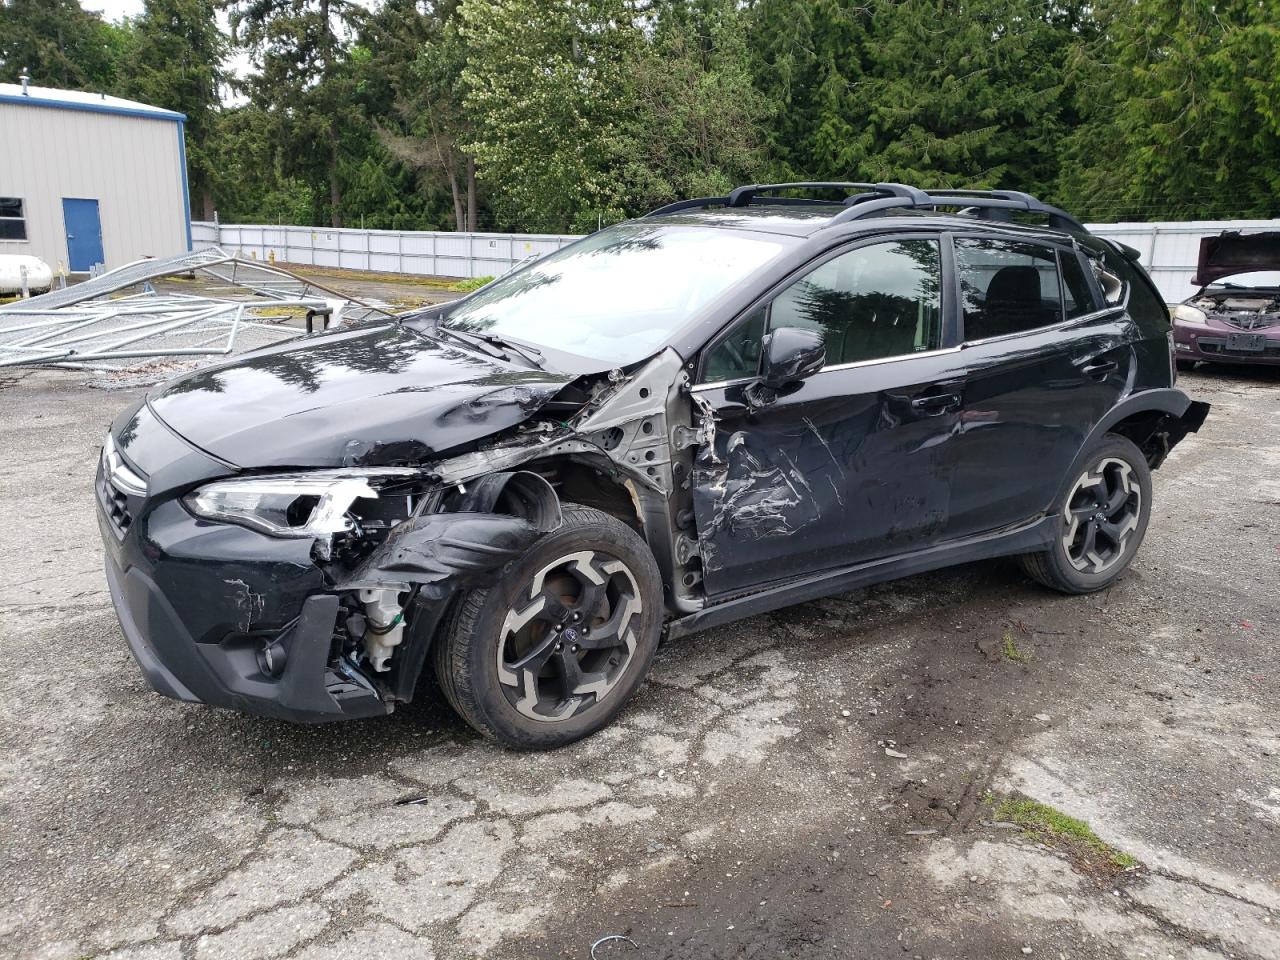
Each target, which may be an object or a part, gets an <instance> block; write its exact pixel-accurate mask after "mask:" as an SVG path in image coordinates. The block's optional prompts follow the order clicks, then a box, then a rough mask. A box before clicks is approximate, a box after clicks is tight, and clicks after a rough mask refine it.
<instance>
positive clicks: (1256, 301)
mask: <svg viewBox="0 0 1280 960" xmlns="http://www.w3.org/2000/svg"><path fill="white" fill-rule="evenodd" d="M1187 303H1188V305H1190V306H1192V307H1195V308H1196V309H1197V310H1200V311H1202V312H1203V313H1204V315H1205V316H1206V317H1208V318H1210V319H1213V320H1219V321H1221V322H1223V323H1228V324H1230V325H1231V326H1233V327H1239V328H1240V329H1241V330H1261V329H1263V328H1265V327H1272V326H1275V325H1276V324H1277V323H1280V290H1277V291H1275V292H1268V291H1265V290H1244V289H1241V290H1216V289H1213V288H1207V289H1205V290H1204V291H1202V292H1201V293H1200V295H1198V296H1196V297H1193V298H1192V299H1190V300H1188V301H1187Z"/></svg>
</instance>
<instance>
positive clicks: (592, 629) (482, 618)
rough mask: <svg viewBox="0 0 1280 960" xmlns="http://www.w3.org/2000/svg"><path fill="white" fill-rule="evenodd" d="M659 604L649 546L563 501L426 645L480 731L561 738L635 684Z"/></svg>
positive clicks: (453, 700)
mask: <svg viewBox="0 0 1280 960" xmlns="http://www.w3.org/2000/svg"><path fill="white" fill-rule="evenodd" d="M662 609H663V607H662V578H661V575H660V573H659V572H658V567H657V564H656V563H655V562H654V559H653V555H652V553H651V552H650V551H649V547H648V545H647V544H645V542H644V541H643V540H642V539H641V538H640V537H639V536H638V535H637V534H636V532H635V531H634V530H632V529H631V528H630V527H628V526H627V525H626V524H624V523H622V522H621V521H619V520H617V519H615V518H614V517H611V516H609V515H608V514H606V513H602V512H601V511H599V510H594V509H591V508H589V507H581V506H577V505H573V504H566V505H565V507H564V523H563V524H562V525H561V526H560V527H559V528H558V529H557V530H555V531H553V532H552V533H549V534H547V535H546V536H544V537H541V538H539V539H538V541H537V542H535V543H534V544H533V546H531V547H530V548H529V550H528V551H526V553H525V554H524V555H523V556H521V557H520V558H518V559H516V560H514V561H512V562H511V563H510V564H508V566H507V567H506V569H505V570H503V572H502V575H501V578H500V579H499V581H498V582H497V583H496V584H494V585H493V586H491V587H486V588H482V589H477V590H473V591H471V592H470V593H468V594H467V595H466V596H465V597H464V598H463V599H462V601H461V602H460V603H459V604H458V606H457V607H456V608H455V610H454V612H453V615H452V616H451V617H450V620H449V622H448V624H447V627H446V631H445V633H444V635H442V636H441V637H439V638H438V639H437V641H436V644H435V666H436V676H437V678H438V679H439V681H440V686H441V688H442V689H443V690H444V694H445V697H446V698H447V699H448V701H449V703H450V704H451V705H452V706H453V708H454V709H455V710H457V711H458V713H459V714H460V715H461V716H462V718H463V719H464V720H466V721H467V723H469V724H470V725H471V726H472V727H474V728H475V729H476V730H478V731H479V732H480V733H482V734H484V735H485V736H488V737H492V738H493V739H495V740H498V741H499V742H500V743H502V744H504V745H505V746H508V747H512V748H515V749H520V750H538V749H551V748H554V747H559V746H563V745H565V744H568V743H572V742H573V741H575V740H578V739H580V738H582V737H585V736H588V735H589V734H592V733H594V732H595V731H597V730H599V729H600V728H601V727H603V726H605V725H606V724H608V723H609V722H610V721H612V720H613V718H614V717H615V716H617V714H618V712H619V711H620V710H621V709H622V708H623V706H624V705H625V704H626V702H627V700H628V699H630V697H631V695H632V694H633V693H635V691H636V690H637V689H638V688H639V686H640V684H641V682H642V681H643V680H644V677H645V675H646V674H647V673H648V672H649V665H650V663H651V662H652V660H653V655H654V652H655V651H656V650H657V647H658V634H659V632H660V630H661V628H662Z"/></svg>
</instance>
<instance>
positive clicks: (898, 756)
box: [884, 747, 907, 760]
mask: <svg viewBox="0 0 1280 960" xmlns="http://www.w3.org/2000/svg"><path fill="white" fill-rule="evenodd" d="M884 755H885V756H886V757H893V759H895V760H906V759H907V755H906V754H905V753H899V752H898V751H897V750H894V749H893V748H892V747H885V748H884Z"/></svg>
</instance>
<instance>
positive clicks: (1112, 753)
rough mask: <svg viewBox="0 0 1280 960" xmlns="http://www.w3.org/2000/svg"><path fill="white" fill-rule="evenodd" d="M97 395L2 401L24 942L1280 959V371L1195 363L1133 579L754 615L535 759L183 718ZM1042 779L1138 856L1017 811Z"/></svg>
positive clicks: (12, 928) (14, 883) (14, 832)
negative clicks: (1058, 842) (134, 624)
mask: <svg viewBox="0 0 1280 960" xmlns="http://www.w3.org/2000/svg"><path fill="white" fill-rule="evenodd" d="M79 383H80V380H79V379H78V378H77V377H76V376H75V375H70V374H59V373H52V372H47V373H39V374H32V375H29V376H26V377H25V378H20V379H18V378H15V380H14V381H12V382H9V383H8V385H7V386H5V387H4V388H3V389H0V410H3V413H2V414H0V449H2V450H3V451H4V452H5V458H4V460H5V465H4V467H3V472H2V473H0V510H2V511H3V520H2V522H0V530H3V533H2V534H0V538H2V539H0V560H3V566H4V569H5V570H6V571H7V573H8V583H9V588H8V589H7V590H6V591H5V593H4V596H3V600H2V601H0V604H2V606H0V623H2V624H3V636H4V641H5V645H6V647H5V649H6V658H5V660H6V664H5V670H4V672H3V679H2V680H0V683H3V691H2V695H0V711H2V712H3V722H2V729H0V737H2V738H3V755H2V761H0V762H2V764H3V780H2V784H0V791H2V794H0V796H2V798H3V818H2V819H0V831H3V834H2V835H3V853H4V856H3V863H2V865H0V890H3V891H4V899H3V906H0V954H3V955H4V956H13V957H23V958H27V957H68V958H78V957H96V956H100V955H106V956H111V957H117V958H130V960H142V958H146V960H161V958H177V957H188V958H199V960H214V958H222V957H254V958H257V957H296V958H306V960H319V958H326V960H330V958H333V960H337V958H344V957H357V956H358V957H361V958H432V957H434V958H441V960H451V958H462V957H472V956H491V957H495V958H527V957H539V958H542V957H575V958H586V957H588V955H589V949H590V945H591V944H592V943H593V942H594V941H596V940H597V939H598V938H600V937H602V936H604V935H606V934H622V935H626V936H629V937H630V938H631V939H632V940H634V942H635V944H636V946H635V947H632V946H630V945H629V944H627V943H626V942H624V941H620V940H614V941H610V942H608V943H605V944H602V945H601V947H600V948H599V950H598V951H597V957H598V958H599V960H606V958H621V957H627V958H631V957H634V958H635V960H655V958H686V957H687V958H700V960H704V958H721V957H724V958H730V957H733V958H736V957H758V958H777V957H788V958H833V960H834V958H850V957H876V958H884V957H891V956H899V955H902V956H904V957H921V958H935V957H936V958H983V960H986V958H1002V957H1022V956H1024V955H1027V953H1028V951H1029V952H1030V954H1031V955H1032V956H1035V957H1055V958H1057V957H1061V958H1115V957H1129V958H1139V957H1150V958H1162V960H1163V958H1167V957H1174V958H1196V960H1208V958H1215V957H1238V958H1254V960H1265V958H1276V957H1280V711H1278V709H1277V708H1278V707H1280V693H1278V692H1277V691H1278V690H1280V684H1277V679H1278V678H1280V652H1278V651H1277V639H1278V637H1277V634H1278V633H1280V591H1278V590H1277V587H1278V586H1280V576H1278V575H1277V570H1278V569H1280V374H1277V373H1268V372H1258V371H1252V372H1251V371H1248V370H1238V369H1231V370H1212V371H1207V372H1203V373H1197V374H1195V375H1190V376H1184V378H1183V386H1184V387H1186V388H1187V389H1188V390H1189V391H1190V392H1191V393H1193V394H1194V395H1195V396H1197V397H1199V398H1201V399H1206V400H1209V401H1211V402H1212V403H1213V405H1214V410H1213V413H1212V415H1211V417H1210V420H1209V421H1208V423H1207V424H1206V426H1205V428H1204V430H1203V431H1202V432H1201V434H1200V435H1199V436H1198V437H1191V438H1189V439H1188V440H1187V442H1186V443H1185V444H1184V445H1183V446H1181V447H1180V448H1179V449H1178V450H1177V451H1175V453H1174V455H1173V456H1172V457H1171V458H1170V460H1169V463H1168V464H1167V465H1166V466H1165V467H1164V469H1162V470H1161V471H1159V472H1158V473H1157V474H1156V480H1155V496H1156V511H1155V516H1154V518H1153V521H1152V524H1151V528H1150V531H1149V533H1148V535H1147V539H1146V544H1145V545H1144V547H1143V550H1142V552H1141V555H1140V556H1139V558H1138V560H1137V562H1136V564H1135V565H1134V566H1133V568H1132V570H1131V571H1130V572H1129V573H1128V574H1127V575H1126V576H1125V578H1124V579H1123V580H1122V581H1121V582H1120V583H1119V584H1118V585H1117V586H1115V587H1114V588H1113V589H1111V590H1110V591H1109V592H1107V593H1104V594H1100V595H1095V596H1091V597H1082V598H1071V597H1063V596H1058V595H1055V594H1051V593H1047V592H1045V591H1043V590H1041V589H1039V588H1038V587H1036V586H1034V585H1033V584H1031V583H1030V582H1029V581H1028V580H1027V579H1025V578H1024V577H1023V576H1022V575H1021V574H1020V573H1019V572H1018V570H1017V568H1016V567H1015V566H1014V565H1013V564H1011V563H1007V562H991V563H983V564H977V565H973V566H966V567H963V568H958V569H954V570H950V571H944V572H939V573H934V574H929V575H926V576H919V577H914V578H912V579H910V580H905V581H901V582H898V583H896V584H891V585H887V586H884V587H880V588H876V589H871V590H865V591H859V592H855V593H851V594H847V595H844V596H840V597H836V598H832V599H828V600H823V601H820V602H816V603H810V604H805V605H802V606H798V607H793V608H791V609H788V610H784V611H780V612H778V613H775V614H772V615H768V616H762V617H757V618H754V619H752V620H748V621H745V622H743V623H739V624H735V625H733V626H732V627H729V628H726V629H722V630H718V631H715V632H712V633H708V634H704V635H701V636H697V637H694V638H690V639H689V640H687V641H683V642H681V643H678V644H674V645H670V646H667V647H665V648H664V649H663V650H662V651H661V652H660V654H659V657H658V661H657V663H656V666H655V670H654V673H653V677H652V680H651V682H650V683H649V684H648V685H647V686H646V687H645V688H644V689H643V691H642V692H641V694H640V695H639V696H638V697H637V699H636V700H635V701H634V703H633V705H632V706H631V707H630V708H629V709H628V710H627V711H626V712H625V713H624V714H623V715H622V717H621V720H620V722H619V723H618V724H617V725H616V726H614V727H612V728H611V729H609V730H606V731H605V732H603V733H601V734H599V735H597V736H596V737H593V738H591V739H589V740H587V741H585V742H582V743H580V744H578V745H576V746H573V747H570V748H568V749H564V750H561V751H558V752H556V753H550V754H541V755H522V754H514V753H507V752H504V751H502V750H500V749H498V748H497V747H495V746H493V745H492V744H489V743H487V742H484V741H482V740H480V739H479V738H478V737H477V736H476V735H475V734H473V733H472V732H471V731H470V730H469V729H467V728H466V727H464V726H463V725H462V724H461V723H460V722H459V721H457V720H456V719H454V718H453V717H452V715H450V714H449V712H448V711H447V710H446V709H444V708H443V707H441V706H440V705H439V704H438V702H437V701H436V700H435V698H433V697H432V695H431V694H430V692H427V693H426V694H424V696H423V697H422V700H421V702H420V703H419V704H416V705H414V706H413V707H411V708H409V709H406V710H402V711H401V712H399V713H397V714H395V715H393V716H391V717H389V718H386V719H381V720H377V721H362V722H355V723H350V724H346V725H335V726H324V727H315V728H299V727H290V726H285V725H283V724H281V723H277V722H273V721H269V720H261V719H254V718H250V717H243V716H238V715H236V714H233V713H229V712H223V711H219V710H212V709H208V708H203V707H197V706H186V705H182V704H179V703H175V702H172V701H169V700H165V699H162V698H160V697H159V696H156V695H154V694H151V693H150V692H149V691H148V690H147V688H146V687H145V685H144V684H143V681H142V679H141V676H140V675H139V673H138V671H137V669H136V668H135V666H134V664H133V662H132V660H131V659H130V657H129V654H128V652H127V651H126V649H125V646H124V642H123V640H122V639H121V636H120V633H119V630H118V628H117V626H116V621H115V618H114V615H113V614H112V612H111V608H110V605H109V603H108V600H107V594H106V590H105V586H104V584H103V581H102V575H101V572H100V569H99V562H100V549H99V545H98V534H97V530H96V526H95V521H94V516H93V511H94V505H93V503H94V501H93V495H92V492H91V477H92V473H93V467H94V462H95V457H96V456H97V446H98V443H99V442H100V440H101V437H102V433H103V430H104V428H105V426H106V425H107V423H108V421H109V420H110V419H111V418H112V416H113V415H114V413H115V412H116V411H117V410H118V409H119V408H120V407H122V406H123V405H124V404H125V403H126V402H128V400H129V399H130V397H131V396H132V393H129V392H125V391H120V392H114V393H104V392H101V391H96V390H85V389H83V388H81V387H80V386H79ZM1029 469H1034V466H1030V467H1029ZM1009 654H1013V656H1012V657H1011V656H1010V655H1009ZM886 747H888V748H890V749H892V750H893V751H894V752H895V753H900V754H903V755H905V759H900V758H896V757H894V756H890V755H887V754H886V752H885V750H886ZM1014 791H1018V792H1021V793H1023V794H1025V795H1027V796H1028V797H1031V798H1034V799H1036V800H1039V801H1042V802H1044V803H1047V804H1050V805H1052V806H1053V807H1055V808H1057V809H1058V810H1061V811H1063V812H1065V813H1068V814H1071V815H1074V816H1077V817H1080V818H1083V819H1085V820H1087V821H1088V822H1089V823H1090V824H1091V825H1092V826H1093V828H1094V829H1095V831H1096V832H1097V834H1098V835H1099V836H1100V837H1101V838H1102V839H1103V840H1105V841H1106V842H1107V843H1109V844H1111V845H1112V846H1114V847H1116V848H1118V849H1119V850H1121V851H1124V852H1126V853H1129V854H1131V855H1132V856H1133V857H1135V858H1137V860H1138V861H1139V862H1140V864H1141V866H1140V867H1139V868H1137V869H1134V870H1131V871H1127V872H1123V871H1122V872H1108V871H1104V872H1103V873H1101V874H1100V873H1098V872H1096V871H1092V870H1090V869H1088V868H1087V867H1085V866H1082V865H1080V861H1079V859H1078V858H1076V859H1073V858H1072V857H1071V856H1070V855H1069V854H1068V852H1066V851H1063V850H1061V849H1058V848H1056V847H1055V846H1053V845H1052V844H1044V843H1041V842H1038V841H1037V840H1036V839H1034V838H1031V837H1027V836H1023V835H1022V834H1021V833H1020V832H1019V831H1017V830H1013V829H1008V828H1007V825H1001V824H998V823H997V824H995V825H993V823H992V819H991V818H992V816H993V810H992V808H991V806H990V804H989V803H988V802H987V800H986V797H987V796H988V793H989V792H990V793H991V794H994V795H997V796H1000V795H1004V794H1008V793H1011V792H1014Z"/></svg>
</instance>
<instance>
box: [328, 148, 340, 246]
mask: <svg viewBox="0 0 1280 960" xmlns="http://www.w3.org/2000/svg"><path fill="white" fill-rule="evenodd" d="M341 206H342V187H341V186H340V185H339V183H338V131H337V130H336V129H334V128H332V127H330V128H329V221H330V225H331V226H334V227H340V226H342V212H341V210H340V208H341Z"/></svg>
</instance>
